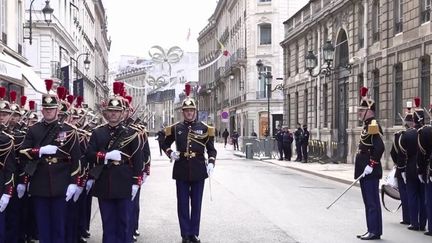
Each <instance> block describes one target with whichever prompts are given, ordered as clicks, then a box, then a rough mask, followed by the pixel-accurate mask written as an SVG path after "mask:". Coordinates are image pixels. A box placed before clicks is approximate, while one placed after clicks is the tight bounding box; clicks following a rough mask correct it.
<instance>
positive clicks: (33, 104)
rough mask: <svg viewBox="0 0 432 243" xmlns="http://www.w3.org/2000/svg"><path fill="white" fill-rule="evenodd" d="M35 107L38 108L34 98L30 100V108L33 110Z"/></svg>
mask: <svg viewBox="0 0 432 243" xmlns="http://www.w3.org/2000/svg"><path fill="white" fill-rule="evenodd" d="M35 108H36V102H35V101H34V100H30V101H29V109H30V110H31V111H34V110H35Z"/></svg>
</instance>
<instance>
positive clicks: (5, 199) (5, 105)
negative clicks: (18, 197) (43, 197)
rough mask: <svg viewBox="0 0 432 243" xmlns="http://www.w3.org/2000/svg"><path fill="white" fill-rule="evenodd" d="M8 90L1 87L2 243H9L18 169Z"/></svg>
mask: <svg viewBox="0 0 432 243" xmlns="http://www.w3.org/2000/svg"><path fill="white" fill-rule="evenodd" d="M5 96H6V88H5V87H0V130H1V131H0V161H2V163H3V166H1V168H0V193H1V195H2V196H1V198H0V243H7V241H6V239H5V238H6V236H5V228H6V221H5V209H6V207H7V206H8V204H9V201H10V198H11V197H12V193H13V189H14V188H13V178H14V172H15V168H16V161H15V153H14V140H13V136H12V135H10V134H9V133H7V132H8V131H7V126H8V124H9V121H10V117H11V113H12V111H11V105H10V103H9V102H8V101H7V100H5V99H4V98H5Z"/></svg>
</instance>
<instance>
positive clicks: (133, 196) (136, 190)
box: [131, 184, 139, 201]
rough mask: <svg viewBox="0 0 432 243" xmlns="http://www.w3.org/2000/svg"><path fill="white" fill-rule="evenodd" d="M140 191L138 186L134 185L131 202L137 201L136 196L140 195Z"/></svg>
mask: <svg viewBox="0 0 432 243" xmlns="http://www.w3.org/2000/svg"><path fill="white" fill-rule="evenodd" d="M138 189H139V186H138V185H135V184H134V185H132V200H131V201H133V200H134V199H135V196H136V195H137V193H138Z"/></svg>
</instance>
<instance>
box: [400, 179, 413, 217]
mask: <svg viewBox="0 0 432 243" xmlns="http://www.w3.org/2000/svg"><path fill="white" fill-rule="evenodd" d="M397 182H398V188H399V195H400V199H401V205H402V221H404V222H405V223H410V214H409V206H408V194H407V191H406V184H405V182H404V180H403V178H402V176H401V178H397Z"/></svg>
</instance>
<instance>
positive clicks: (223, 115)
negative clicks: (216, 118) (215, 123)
mask: <svg viewBox="0 0 432 243" xmlns="http://www.w3.org/2000/svg"><path fill="white" fill-rule="evenodd" d="M228 118H229V112H228V111H222V113H221V121H222V122H225V123H227V122H228V121H229V119H228Z"/></svg>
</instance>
